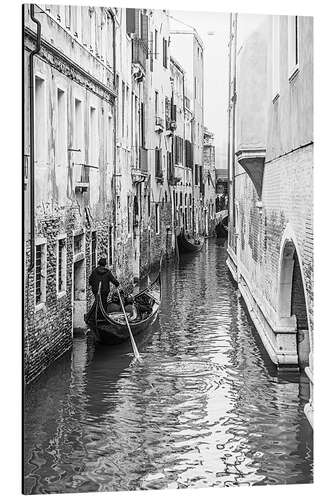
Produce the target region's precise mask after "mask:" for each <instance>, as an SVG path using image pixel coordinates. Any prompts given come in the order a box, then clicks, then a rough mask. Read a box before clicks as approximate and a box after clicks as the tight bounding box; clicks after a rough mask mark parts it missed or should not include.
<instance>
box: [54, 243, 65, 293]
mask: <svg viewBox="0 0 333 500" xmlns="http://www.w3.org/2000/svg"><path fill="white" fill-rule="evenodd" d="M56 281H57V292H58V293H61V292H64V291H65V290H66V238H59V239H58V242H57V279H56Z"/></svg>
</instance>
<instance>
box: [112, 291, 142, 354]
mask: <svg viewBox="0 0 333 500" xmlns="http://www.w3.org/2000/svg"><path fill="white" fill-rule="evenodd" d="M117 292H118V297H119V301H120V305H121V308H122V310H123V314H124V316H125V321H126V324H127V328H128V331H129V334H130V339H131V344H132V348H133V352H134V356H135V358H136V359H138V360H141V356H140V354H139V351H138V348H137V347H136V343H135V340H134V337H133V333H132V330H131V327H130V324H129V322H128V319H127V314H126V311H125V307H124V304H123V301H122V298H121V295H120V292H119V289H118V288H117Z"/></svg>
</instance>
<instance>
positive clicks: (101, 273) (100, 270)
mask: <svg viewBox="0 0 333 500" xmlns="http://www.w3.org/2000/svg"><path fill="white" fill-rule="evenodd" d="M110 281H111V283H113V284H114V285H115V286H119V281H118V280H117V279H116V278H115V277H114V276H113V274H112V273H111V271H110V270H109V269H108V268H107V267H104V266H97V267H96V269H94V270H93V272H92V273H91V275H90V277H89V285H90V286H91V289H92V291H93V293H94V294H95V295H96V293H97V292H98V285H99V283H100V282H101V283H102V284H101V294H107V293H109V291H110Z"/></svg>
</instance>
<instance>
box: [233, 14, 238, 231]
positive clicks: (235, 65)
mask: <svg viewBox="0 0 333 500" xmlns="http://www.w3.org/2000/svg"><path fill="white" fill-rule="evenodd" d="M234 33H235V35H234V36H235V42H234V84H233V96H232V97H233V106H232V203H233V206H232V212H233V226H234V231H235V227H236V213H235V207H236V204H235V193H236V190H235V169H236V162H235V140H236V100H237V95H236V90H237V88H236V71H237V62H236V57H237V14H235V30H234Z"/></svg>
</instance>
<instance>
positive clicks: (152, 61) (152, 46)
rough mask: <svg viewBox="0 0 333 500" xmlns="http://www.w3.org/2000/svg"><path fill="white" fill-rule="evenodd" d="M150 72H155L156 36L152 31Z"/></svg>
mask: <svg viewBox="0 0 333 500" xmlns="http://www.w3.org/2000/svg"><path fill="white" fill-rule="evenodd" d="M149 45H150V71H151V72H152V71H153V70H154V34H153V32H152V31H151V33H150V43H149Z"/></svg>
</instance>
